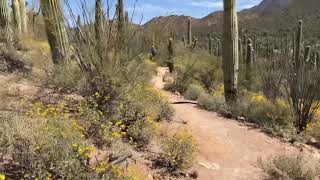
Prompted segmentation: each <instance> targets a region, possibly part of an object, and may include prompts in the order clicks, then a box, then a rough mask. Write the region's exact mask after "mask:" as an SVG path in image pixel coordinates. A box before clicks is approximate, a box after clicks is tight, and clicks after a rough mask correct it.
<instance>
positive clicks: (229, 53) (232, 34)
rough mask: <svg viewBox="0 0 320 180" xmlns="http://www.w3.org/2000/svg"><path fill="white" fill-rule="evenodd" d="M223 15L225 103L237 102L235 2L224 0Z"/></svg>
mask: <svg viewBox="0 0 320 180" xmlns="http://www.w3.org/2000/svg"><path fill="white" fill-rule="evenodd" d="M223 2H224V13H223V72H224V91H225V99H226V102H227V103H233V102H236V100H237V94H238V68H239V54H238V51H239V49H238V19H237V12H236V7H235V6H236V0H224V1H223Z"/></svg>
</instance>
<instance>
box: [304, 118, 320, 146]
mask: <svg viewBox="0 0 320 180" xmlns="http://www.w3.org/2000/svg"><path fill="white" fill-rule="evenodd" d="M306 134H307V135H309V136H311V137H313V138H315V139H316V141H317V142H320V121H317V122H311V123H309V124H308V125H307V129H306Z"/></svg>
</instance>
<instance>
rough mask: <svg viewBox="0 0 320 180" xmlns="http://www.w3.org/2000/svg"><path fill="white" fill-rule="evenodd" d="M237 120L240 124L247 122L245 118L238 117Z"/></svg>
mask: <svg viewBox="0 0 320 180" xmlns="http://www.w3.org/2000/svg"><path fill="white" fill-rule="evenodd" d="M237 120H238V121H240V122H245V121H246V118H245V117H242V116H240V117H237Z"/></svg>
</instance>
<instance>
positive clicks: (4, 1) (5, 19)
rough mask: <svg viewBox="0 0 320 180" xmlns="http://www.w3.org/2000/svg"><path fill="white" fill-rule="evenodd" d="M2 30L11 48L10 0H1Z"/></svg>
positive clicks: (0, 24) (0, 17) (0, 25)
mask: <svg viewBox="0 0 320 180" xmlns="http://www.w3.org/2000/svg"><path fill="white" fill-rule="evenodd" d="M0 28H1V32H3V34H4V36H5V41H6V43H7V44H8V45H9V46H11V43H12V30H11V26H10V14H9V5H8V0H0Z"/></svg>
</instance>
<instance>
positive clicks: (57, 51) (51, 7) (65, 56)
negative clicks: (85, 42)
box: [40, 0, 69, 64]
mask: <svg viewBox="0 0 320 180" xmlns="http://www.w3.org/2000/svg"><path fill="white" fill-rule="evenodd" d="M40 7H41V11H42V14H43V18H44V22H45V27H46V33H47V37H48V42H49V45H50V49H51V53H52V60H53V63H55V64H59V63H61V62H62V61H68V60H69V49H68V38H67V32H66V27H65V21H64V16H63V11H62V7H61V4H60V0H41V1H40Z"/></svg>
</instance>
